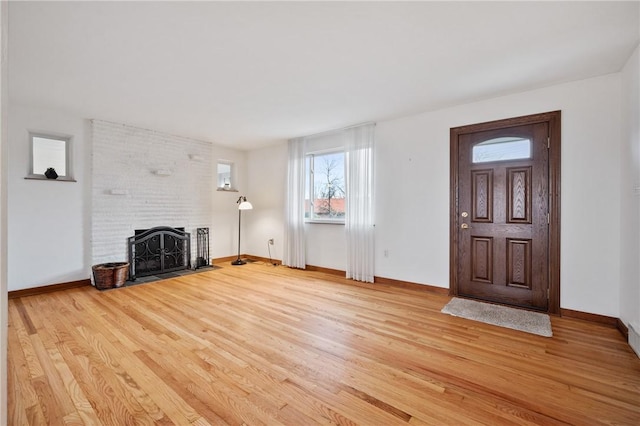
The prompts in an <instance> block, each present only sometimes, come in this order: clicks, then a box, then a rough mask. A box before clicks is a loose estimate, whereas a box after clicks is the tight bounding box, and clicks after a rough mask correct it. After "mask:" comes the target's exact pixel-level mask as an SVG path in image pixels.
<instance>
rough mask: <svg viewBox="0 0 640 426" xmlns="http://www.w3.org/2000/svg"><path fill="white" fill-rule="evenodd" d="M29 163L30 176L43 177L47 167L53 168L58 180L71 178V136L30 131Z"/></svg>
mask: <svg viewBox="0 0 640 426" xmlns="http://www.w3.org/2000/svg"><path fill="white" fill-rule="evenodd" d="M29 140H30V143H31V164H30V166H29V175H30V177H32V178H36V179H44V178H45V172H46V171H47V170H48V169H54V170H55V172H56V174H57V175H58V180H73V178H72V177H71V165H70V164H69V158H70V155H69V151H70V148H71V147H70V145H71V138H70V137H68V136H53V135H46V134H40V133H30V134H29Z"/></svg>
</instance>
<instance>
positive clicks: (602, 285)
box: [249, 74, 622, 317]
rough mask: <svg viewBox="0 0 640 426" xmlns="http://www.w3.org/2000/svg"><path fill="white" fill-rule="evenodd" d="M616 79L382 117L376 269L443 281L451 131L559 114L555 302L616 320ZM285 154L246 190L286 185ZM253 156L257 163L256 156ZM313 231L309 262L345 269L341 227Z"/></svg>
mask: <svg viewBox="0 0 640 426" xmlns="http://www.w3.org/2000/svg"><path fill="white" fill-rule="evenodd" d="M620 84H621V77H620V74H611V75H606V76H602V77H598V78H592V79H588V80H582V81H577V82H571V83H566V84H561V85H557V86H552V87H548V88H544V89H540V90H535V91H529V92H524V93H518V94H513V95H509V96H502V97H499V98H495V99H490V100H486V101H481V102H475V103H471V104H467V105H462V106H457V107H453V108H448V109H443V110H439V111H434V112H427V113H423V114H418V115H413V116H410V117H404V118H400V119H396V120H389V121H382V122H378V124H377V126H376V153H375V158H376V243H375V244H376V259H375V261H376V272H375V275H376V276H380V277H387V278H392V279H397V280H403V281H409V282H415V283H421V284H429V285H433V286H439V287H445V288H447V287H448V286H449V129H450V128H451V127H456V126H461V125H466V124H473V123H480V122H485V121H491V120H498V119H503V118H509V117H516V116H521V115H527V114H534V113H540V112H547V111H554V110H562V173H561V185H562V193H561V196H562V203H561V208H562V211H561V306H562V308H566V309H574V310H578V311H583V312H590V313H596V314H601V315H609V316H614V317H617V316H618V315H619V310H620V307H619V299H620V286H619V283H620V261H619V258H620V250H621V247H620V233H621V231H622V229H621V227H620V223H619V218H620V205H621V204H620V199H621V192H620V178H621V177H620V161H621V131H620V126H621V118H620V103H621V89H620ZM281 155H282V158H278V159H276V158H273V159H272V161H274V162H277V163H278V164H280V172H279V173H280V174H279V176H278V177H276V176H269V177H268V178H264V177H262V176H260V175H253V176H252V177H251V178H250V181H249V186H250V188H251V192H252V193H273V191H274V190H273V187H272V182H276V181H277V182H280V181H283V179H284V176H286V150H284V149H283V150H282V154H281ZM249 156H250V159H252V160H251V161H250V168H252V169H253V168H257V169H259V168H260V167H261V166H260V165H259V163H260V161H261V160H260V159H261V155H260V154H255V155H254V153H250V154H249ZM283 205H284V204H283ZM283 220H284V219H283V213H281V214H280V216H279V217H276V216H273V217H271V223H272V226H275V225H276V224H278V223H280V224H282V223H283ZM279 226H281V227H282V226H283V225H279ZM314 227H317V229H311V230H310V229H309V228H307V230H308V231H309V232H308V234H307V244H308V248H307V254H308V257H307V263H308V264H310V265H315V266H322V267H327V268H335V269H344V264H345V261H344V259H345V256H344V253H345V250H344V230H343V229H342V227H339V226H332V225H315V226H314ZM316 231H317V232H316ZM385 251H386V253H387V254H388V256H386V257H385Z"/></svg>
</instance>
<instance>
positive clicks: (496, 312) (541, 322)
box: [441, 297, 553, 337]
mask: <svg viewBox="0 0 640 426" xmlns="http://www.w3.org/2000/svg"><path fill="white" fill-rule="evenodd" d="M441 312H442V313H444V314H449V315H453V316H455V317H462V318H467V319H470V320H474V321H480V322H484V323H487V324H493V325H498V326H500V327H507V328H512V329H514V330H520V331H525V332H527V333H533V334H537V335H539V336H544V337H551V336H553V333H552V332H551V320H550V319H549V315H547V314H541V313H539V312H531V311H525V310H524V309H514V308H509V307H507V306H500V305H493V304H491V303H483V302H477V301H475V300H468V299H459V298H457V297H454V298H453V299H451V301H450V302H449V303H447V304H446V306H445V307H444V308H442V311H441Z"/></svg>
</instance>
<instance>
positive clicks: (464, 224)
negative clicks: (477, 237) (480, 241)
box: [460, 223, 469, 229]
mask: <svg viewBox="0 0 640 426" xmlns="http://www.w3.org/2000/svg"><path fill="white" fill-rule="evenodd" d="M460 228H461V229H469V225H468V224H466V223H463V224H462V225H460Z"/></svg>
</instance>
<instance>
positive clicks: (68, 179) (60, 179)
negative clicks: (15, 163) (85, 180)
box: [24, 175, 77, 182]
mask: <svg viewBox="0 0 640 426" xmlns="http://www.w3.org/2000/svg"><path fill="white" fill-rule="evenodd" d="M24 178H25V179H29V180H50V181H56V182H77V180H75V179H74V178H71V177H68V176H59V177H58V178H57V179H48V178H47V177H46V176H44V175H29V176H25V177H24Z"/></svg>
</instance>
